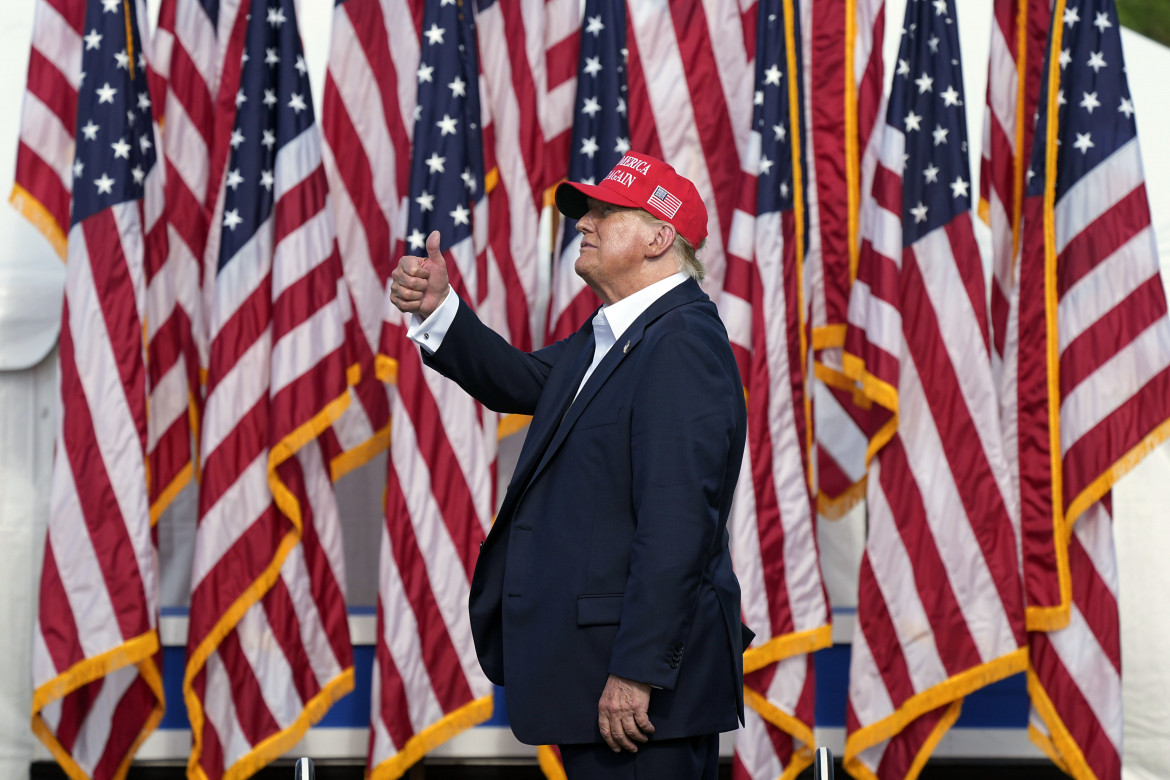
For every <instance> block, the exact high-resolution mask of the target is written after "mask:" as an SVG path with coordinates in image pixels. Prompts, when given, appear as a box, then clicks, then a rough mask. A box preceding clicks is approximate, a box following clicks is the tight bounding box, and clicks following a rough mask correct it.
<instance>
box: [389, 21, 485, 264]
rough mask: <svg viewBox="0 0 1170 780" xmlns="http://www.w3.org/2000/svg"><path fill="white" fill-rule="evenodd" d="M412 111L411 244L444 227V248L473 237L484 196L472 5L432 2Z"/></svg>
mask: <svg viewBox="0 0 1170 780" xmlns="http://www.w3.org/2000/svg"><path fill="white" fill-rule="evenodd" d="M420 46H421V57H420V62H419V66H418V73H417V77H418V106H417V108H415V112H414V120H415V121H414V154H413V157H412V159H411V168H410V203H409V208H408V217H407V224H406V230H407V237H406V238H407V241H408V242H409V243H410V249H411V250H412V251H420V250H422V249H424V248H425V246H426V239H427V236H428V235H429V234H430V232H431V231H432V230H438V231H439V232H440V233H442V236H443V245H444V246H446V247H450V246H454V245H455V244H457V243H459V242H461V241H463V240H464V239H466V238H469V237H470V236H471V214H472V211H474V206H475V204H476V203H477V202H478V201H479V199H480V198H482V197H483V194H484V193H483V180H484V170H483V141H482V138H481V128H480V126H479V121H480V108H479V73H478V64H479V55H478V52H477V49H476V44H475V15H474V14H473V13H472V12H471V4H470V3H468V2H466V0H464V2H457V0H442V2H441V3H440V2H438V0H434V1H433V2H428V3H427V4H426V12H425V14H424V16H423V32H422V39H421V41H420Z"/></svg>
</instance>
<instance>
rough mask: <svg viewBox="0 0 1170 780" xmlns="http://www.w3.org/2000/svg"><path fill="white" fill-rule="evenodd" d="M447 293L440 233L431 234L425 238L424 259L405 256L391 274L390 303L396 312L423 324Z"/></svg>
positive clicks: (449, 287) (445, 266)
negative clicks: (420, 319)
mask: <svg viewBox="0 0 1170 780" xmlns="http://www.w3.org/2000/svg"><path fill="white" fill-rule="evenodd" d="M450 291H451V285H450V284H449V283H448V282H447V263H446V261H445V260H443V253H442V252H440V251H439V231H437V230H432V231H431V234H430V235H429V236H427V256H426V257H415V256H414V255H406V256H404V257H403V258H402V259H401V260H399V261H398V267H397V268H395V269H394V272H393V273H391V274H390V302H391V303H392V304H394V305H395V306H396V307H398V310H399V311H403V312H406V313H407V314H417V315H418V316H419V317H421V318H423V319H424V320H425V319H426V318H427V317H429V316H431V313H432V312H434V310H435V309H437V308H438V307H439V304H440V303H442V302H443V300H444V299H445V298H446V297H447V293H449V292H450Z"/></svg>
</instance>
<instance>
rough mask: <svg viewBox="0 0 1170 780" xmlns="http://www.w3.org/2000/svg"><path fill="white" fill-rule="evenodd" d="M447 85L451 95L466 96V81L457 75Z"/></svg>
mask: <svg viewBox="0 0 1170 780" xmlns="http://www.w3.org/2000/svg"><path fill="white" fill-rule="evenodd" d="M447 87H448V88H449V89H450V90H451V97H467V82H466V81H464V80H463V79H461V78H459V77H458V76H456V77H455V80H454V81H452V82H451V83H450V84H448V85H447Z"/></svg>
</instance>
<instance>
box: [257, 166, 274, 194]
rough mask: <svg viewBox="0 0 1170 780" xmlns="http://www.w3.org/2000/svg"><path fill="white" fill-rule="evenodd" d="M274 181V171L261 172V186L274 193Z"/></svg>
mask: <svg viewBox="0 0 1170 780" xmlns="http://www.w3.org/2000/svg"><path fill="white" fill-rule="evenodd" d="M273 183H274V180H273V178H272V171H260V186H261V187H263V188H264V189H266V190H268V191H269V192H272V185H273Z"/></svg>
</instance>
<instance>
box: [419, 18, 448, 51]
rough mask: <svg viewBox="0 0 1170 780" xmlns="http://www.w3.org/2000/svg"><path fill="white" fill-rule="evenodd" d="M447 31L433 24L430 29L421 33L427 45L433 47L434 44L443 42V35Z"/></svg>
mask: <svg viewBox="0 0 1170 780" xmlns="http://www.w3.org/2000/svg"><path fill="white" fill-rule="evenodd" d="M446 32H447V31H446V30H444V29H443V28H442V27H440V26H439V25H437V24H435V23H433V22H432V23H431V29H429V30H427V31H426V32H424V33H423V35H425V36H426V38H427V43H429V44H430V45H431V46H434V45H435V44H436V43H442V42H443V34H444V33H446Z"/></svg>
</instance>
